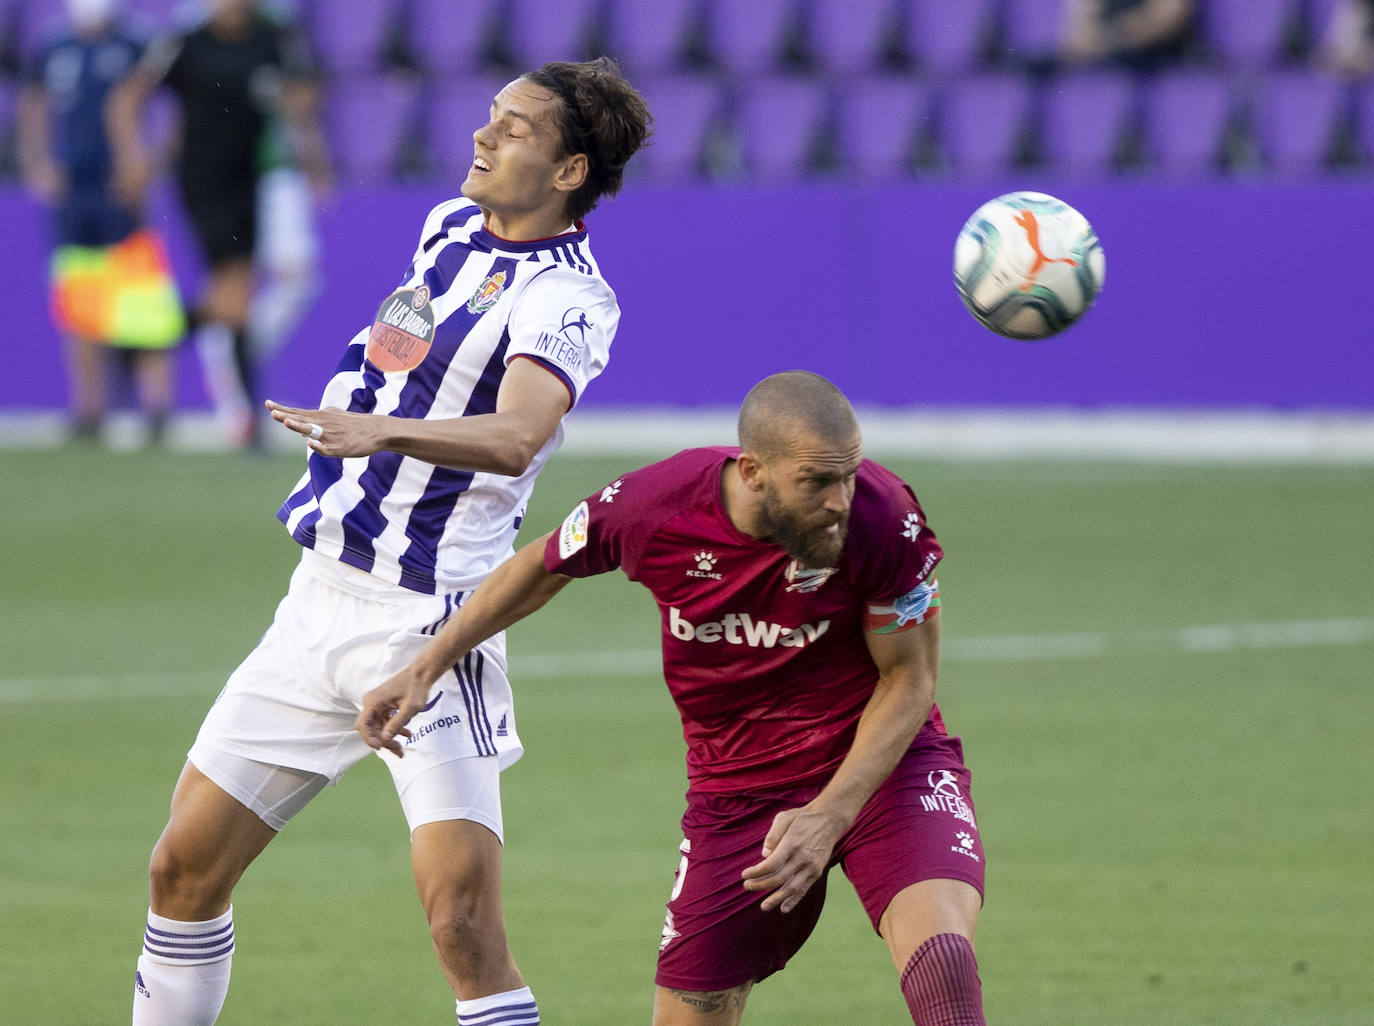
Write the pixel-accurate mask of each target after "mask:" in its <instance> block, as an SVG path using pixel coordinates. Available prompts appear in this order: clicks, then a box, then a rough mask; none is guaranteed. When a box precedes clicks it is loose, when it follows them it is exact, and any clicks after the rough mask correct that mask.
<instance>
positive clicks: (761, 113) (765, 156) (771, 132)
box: [736, 78, 830, 181]
mask: <svg viewBox="0 0 1374 1026" xmlns="http://www.w3.org/2000/svg"><path fill="white" fill-rule="evenodd" d="M829 113H830V93H829V90H828V88H827V87H826V86H825V85H824V84H823V83H821V82H818V81H816V80H815V79H810V78H759V79H751V80H749V81H747V82H744V83H742V85H741V88H740V92H739V104H738V107H737V110H736V129H737V131H738V139H739V144H740V154H741V156H742V157H743V158H744V163H745V166H746V167H747V168H748V169H749V171H750V173H751V174H752V175H753V176H754V178H756V179H758V180H760V181H788V180H794V179H798V178H801V177H804V176H805V175H806V173H807V168H806V162H807V158H808V157H809V156H810V155H811V151H812V147H813V146H814V145H815V144H816V141H817V139H818V138H819V134H820V132H821V131H822V130H824V128H825V126H826V120H827V118H828V116H829Z"/></svg>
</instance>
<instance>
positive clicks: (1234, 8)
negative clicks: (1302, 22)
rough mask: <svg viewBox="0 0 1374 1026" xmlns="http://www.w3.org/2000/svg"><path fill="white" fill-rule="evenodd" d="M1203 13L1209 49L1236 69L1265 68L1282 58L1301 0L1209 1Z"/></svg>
mask: <svg viewBox="0 0 1374 1026" xmlns="http://www.w3.org/2000/svg"><path fill="white" fill-rule="evenodd" d="M1201 13H1202V18H1201V19H1200V23H1201V27H1202V32H1203V33H1204V38H1205V39H1206V41H1207V46H1208V48H1209V49H1211V50H1212V51H1213V52H1214V53H1216V54H1219V55H1220V56H1221V58H1222V59H1223V60H1224V61H1225V62H1226V63H1227V64H1228V65H1230V66H1232V67H1248V68H1262V67H1266V66H1268V65H1271V64H1277V63H1278V62H1279V61H1280V60H1281V59H1282V57H1283V40H1284V32H1285V31H1286V30H1287V29H1288V27H1289V25H1290V24H1291V23H1292V19H1293V18H1294V17H1295V16H1296V13H1297V0H1207V2H1206V3H1205V4H1202V5H1201Z"/></svg>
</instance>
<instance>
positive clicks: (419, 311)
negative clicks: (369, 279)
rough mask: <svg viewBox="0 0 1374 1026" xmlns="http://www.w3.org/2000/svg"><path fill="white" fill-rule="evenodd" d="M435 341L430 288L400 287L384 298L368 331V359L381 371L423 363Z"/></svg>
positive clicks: (402, 369)
mask: <svg viewBox="0 0 1374 1026" xmlns="http://www.w3.org/2000/svg"><path fill="white" fill-rule="evenodd" d="M433 344H434V310H433V308H431V307H430V305H429V287H428V286H426V285H421V286H420V287H419V288H417V289H400V290H398V291H396V292H393V293H392V294H391V295H389V296H387V297H386V298H385V299H384V300H382V305H381V306H379V307H378V308H377V316H376V317H375V318H374V319H373V321H372V330H371V331H369V332H368V334H367V350H366V356H367V359H368V362H369V363H371V364H372V365H373V366H374V367H376V368H377V369H378V370H381V371H388V372H389V371H408V370H414V369H415V368H416V367H418V366H420V363H421V361H423V360H424V358H425V357H426V356H427V355H428V354H429V347H430V346H431V345H433Z"/></svg>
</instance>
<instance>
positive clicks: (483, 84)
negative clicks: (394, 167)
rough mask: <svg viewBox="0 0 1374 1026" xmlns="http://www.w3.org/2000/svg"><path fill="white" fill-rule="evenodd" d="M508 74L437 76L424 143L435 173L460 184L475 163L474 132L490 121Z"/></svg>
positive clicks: (426, 109) (429, 101)
mask: <svg viewBox="0 0 1374 1026" xmlns="http://www.w3.org/2000/svg"><path fill="white" fill-rule="evenodd" d="M506 79H507V76H506V75H495V74H472V75H450V76H446V77H443V78H435V79H433V80H432V82H431V84H430V88H429V90H428V91H427V93H426V98H425V107H424V118H423V121H422V125H423V131H424V135H423V138H422V139H421V147H422V148H423V150H424V159H425V162H426V163H427V164H428V165H429V168H430V170H431V171H432V172H434V174H436V175H437V176H440V177H442V178H445V179H451V180H452V181H453V184H454V186H455V187H456V186H457V185H458V184H459V183H460V182H462V180H463V179H464V178H466V177H467V173H468V168H469V167H470V166H471V165H472V154H473V148H474V145H475V144H474V143H473V141H472V135H473V133H474V132H475V131H477V129H479V128H481V127H482V126H483V125H484V124H486V122H487V117H488V115H489V113H490V111H491V101H492V97H494V96H495V95H496V94H497V93H499V92H500V91H501V89H502V88H503V87H504V86H505V84H506Z"/></svg>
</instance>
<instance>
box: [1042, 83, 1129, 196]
mask: <svg viewBox="0 0 1374 1026" xmlns="http://www.w3.org/2000/svg"><path fill="white" fill-rule="evenodd" d="M1134 108H1135V79H1134V78H1132V77H1131V76H1130V75H1129V74H1128V73H1126V72H1124V71H1113V70H1093V71H1070V72H1064V73H1061V74H1059V75H1056V76H1054V77H1053V78H1051V79H1050V80H1049V81H1048V82H1047V83H1046V85H1045V93H1044V98H1043V103H1042V113H1043V115H1044V117H1043V120H1042V122H1041V127H1040V144H1041V145H1040V151H1041V155H1042V157H1043V159H1044V161H1045V163H1046V165H1047V166H1049V167H1052V168H1055V169H1056V170H1059V171H1062V172H1065V173H1068V174H1072V175H1077V176H1082V177H1094V176H1102V175H1106V174H1109V173H1110V172H1111V171H1112V160H1113V158H1114V157H1115V155H1116V151H1117V146H1118V144H1119V143H1120V142H1121V138H1122V133H1123V131H1124V130H1125V128H1126V126H1127V124H1128V119H1129V118H1130V117H1131V115H1132V114H1133V113H1134Z"/></svg>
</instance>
